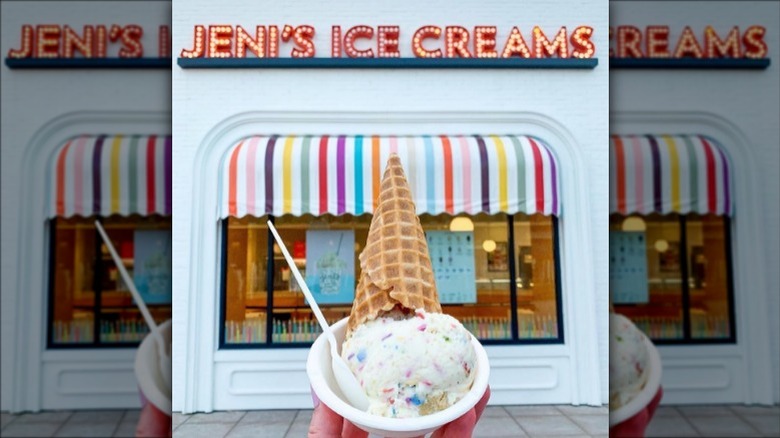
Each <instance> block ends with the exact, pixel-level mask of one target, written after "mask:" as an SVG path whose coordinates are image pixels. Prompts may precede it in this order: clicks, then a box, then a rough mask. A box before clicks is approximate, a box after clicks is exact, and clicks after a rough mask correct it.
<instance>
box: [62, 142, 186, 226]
mask: <svg viewBox="0 0 780 438" xmlns="http://www.w3.org/2000/svg"><path fill="white" fill-rule="evenodd" d="M171 152H172V150H171V136H170V135H161V136H158V135H128V136H125V135H82V136H79V137H75V138H71V139H69V140H68V141H66V142H64V143H63V145H62V146H61V147H59V148H58V149H57V150H56V151H55V153H54V155H53V156H52V158H51V160H50V162H49V169H50V170H49V172H48V174H47V187H48V192H49V193H48V199H47V209H48V215H49V217H55V216H61V217H70V216H75V215H78V216H85V217H86V216H92V215H98V216H109V215H112V214H119V215H124V216H127V215H131V214H140V215H142V216H148V215H152V214H160V215H170V214H171V203H172V202H171V199H172V193H171V180H172V178H171V173H172V165H171V161H172V157H171Z"/></svg>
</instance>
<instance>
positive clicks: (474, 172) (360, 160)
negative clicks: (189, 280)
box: [219, 135, 561, 218]
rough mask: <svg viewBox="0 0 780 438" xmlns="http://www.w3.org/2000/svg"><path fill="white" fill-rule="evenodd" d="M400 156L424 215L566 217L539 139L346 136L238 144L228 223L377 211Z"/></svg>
mask: <svg viewBox="0 0 780 438" xmlns="http://www.w3.org/2000/svg"><path fill="white" fill-rule="evenodd" d="M393 152H396V153H398V155H399V156H400V158H401V162H402V163H403V165H404V170H405V172H406V175H407V177H408V179H409V183H410V186H411V188H412V192H413V196H414V198H415V203H416V205H417V212H418V214H422V213H429V214H439V213H449V214H458V213H470V214H476V213H482V212H484V213H489V214H492V213H499V212H503V213H508V214H513V213H518V212H519V213H526V214H534V213H542V214H545V215H559V214H560V211H561V207H560V196H559V194H558V187H559V184H558V173H559V171H560V170H559V169H560V167H559V166H558V163H557V162H556V160H555V155H554V154H553V153H552V152H551V151H550V149H549V148H548V147H547V146H546V145H545V144H544V143H543V142H542V141H541V140H539V139H537V138H534V137H530V136H518V135H501V136H498V135H491V136H476V135H475V136H444V135H442V136H403V137H396V136H362V135H356V136H345V135H339V136H253V137H249V138H244V139H243V140H241V141H239V142H237V143H236V144H234V145H233V146H232V147H231V148H230V149H229V150H228V151H227V153H226V154H225V155H224V157H223V162H222V163H221V167H220V169H221V175H220V180H219V184H220V187H219V193H220V198H221V199H220V202H219V204H220V206H219V208H220V212H219V213H220V217H222V218H225V217H228V216H235V217H243V216H245V215H251V216H263V215H266V214H271V215H275V216H280V215H284V214H292V215H296V216H298V215H302V214H312V215H322V214H333V215H342V214H352V215H361V214H364V213H371V212H373V210H374V206H375V205H376V201H377V195H378V193H379V181H380V179H381V177H382V172H384V167H385V164H386V162H387V158H388V157H389V155H390V154H391V153H393Z"/></svg>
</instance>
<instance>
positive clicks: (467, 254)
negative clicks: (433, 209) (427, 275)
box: [425, 231, 477, 304]
mask: <svg viewBox="0 0 780 438" xmlns="http://www.w3.org/2000/svg"><path fill="white" fill-rule="evenodd" d="M425 234H426V238H427V240H428V252H429V254H430V256H431V263H432V264H433V274H434V276H435V278H436V289H437V290H438V292H439V301H441V303H442V304H460V303H476V302H477V279H476V276H475V269H474V233H473V232H471V231H457V232H455V231H428V232H426V233H425Z"/></svg>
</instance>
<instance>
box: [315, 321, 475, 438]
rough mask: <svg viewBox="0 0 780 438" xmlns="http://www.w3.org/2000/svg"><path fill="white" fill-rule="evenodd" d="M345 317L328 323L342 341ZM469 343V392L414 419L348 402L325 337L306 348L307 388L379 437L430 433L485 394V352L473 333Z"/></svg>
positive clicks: (335, 410) (457, 415) (356, 423)
mask: <svg viewBox="0 0 780 438" xmlns="http://www.w3.org/2000/svg"><path fill="white" fill-rule="evenodd" d="M347 319H348V318H344V319H342V320H341V321H339V322H337V323H336V324H334V325H332V326H331V328H332V329H333V333H334V334H335V335H336V340H337V341H338V342H339V343H342V342H343V341H344V336H345V335H346V331H347ZM471 345H472V346H473V347H474V351H475V352H476V356H477V363H476V365H475V367H474V372H475V373H476V375H475V378H474V384H473V385H472V386H471V391H469V392H468V394H466V396H464V397H463V398H462V399H460V400H459V401H458V402H457V403H455V404H454V405H452V406H450V407H449V408H447V409H444V410H443V411H439V412H436V413H433V414H430V415H424V416H421V417H416V418H387V417H382V416H379V415H373V414H369V413H367V412H363V411H361V410H358V409H357V408H354V407H353V406H352V405H351V404H349V402H347V401H346V398H345V397H344V396H343V395H342V393H341V390H340V389H339V386H338V383H337V382H336V378H335V377H334V376H333V371H332V368H331V356H330V345H329V344H328V340H327V339H326V338H325V336H322V335H320V336H319V337H318V338H317V340H316V341H314V345H312V347H311V350H309V359H308V360H307V362H306V373H307V374H308V375H309V382H310V383H311V387H312V389H314V393H315V394H317V397H318V398H319V399H320V401H321V402H322V403H325V405H327V406H328V407H329V408H331V409H332V410H333V411H334V412H336V413H337V414H339V415H341V416H342V417H344V418H345V419H346V420H348V421H350V422H352V423H353V424H354V425H355V426H357V427H359V428H361V429H363V430H365V431H366V432H369V433H372V434H375V435H379V436H382V437H393V438H395V437H399V438H401V437H415V436H420V435H425V434H427V433H429V432H433V431H434V430H436V429H438V428H439V427H441V426H443V425H445V424H447V423H449V422H451V421H453V420H455V419H457V418H459V417H460V416H462V415H463V414H465V413H466V412H468V411H469V410H470V409H471V408H473V407H474V405H476V404H477V402H479V400H480V399H481V398H482V396H483V395H484V394H485V391H486V390H487V385H488V378H489V377H490V364H489V363H488V357H487V353H486V352H485V349H484V348H483V347H482V344H480V343H479V341H477V339H476V338H475V337H474V336H472V337H471Z"/></svg>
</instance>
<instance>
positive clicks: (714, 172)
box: [609, 135, 734, 215]
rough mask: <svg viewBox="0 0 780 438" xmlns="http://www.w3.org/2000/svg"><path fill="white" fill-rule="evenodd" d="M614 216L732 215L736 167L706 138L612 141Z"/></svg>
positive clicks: (611, 207) (648, 137)
mask: <svg viewBox="0 0 780 438" xmlns="http://www.w3.org/2000/svg"><path fill="white" fill-rule="evenodd" d="M609 144H610V148H609V154H610V156H609V167H610V173H609V191H610V194H609V211H610V213H620V214H623V215H628V214H631V213H640V214H649V213H660V214H667V213H680V214H687V213H698V214H717V215H731V214H732V212H733V208H734V200H733V197H732V192H731V181H732V180H733V178H734V172H733V167H732V166H731V163H730V161H729V158H728V155H726V152H725V151H724V150H723V148H722V147H720V146H719V145H718V143H716V142H715V141H714V140H713V139H711V138H709V137H706V136H701V135H626V136H611V137H610V142H609Z"/></svg>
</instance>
